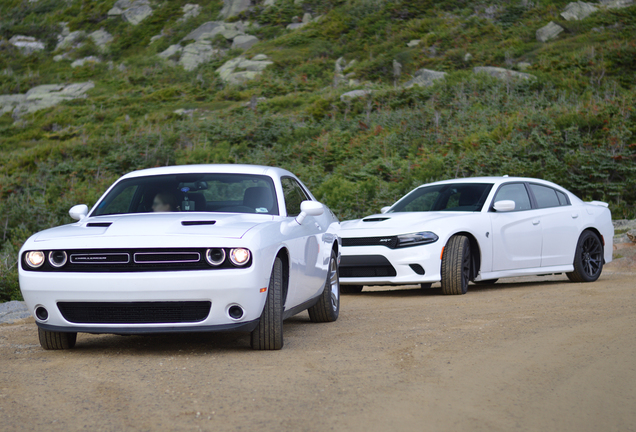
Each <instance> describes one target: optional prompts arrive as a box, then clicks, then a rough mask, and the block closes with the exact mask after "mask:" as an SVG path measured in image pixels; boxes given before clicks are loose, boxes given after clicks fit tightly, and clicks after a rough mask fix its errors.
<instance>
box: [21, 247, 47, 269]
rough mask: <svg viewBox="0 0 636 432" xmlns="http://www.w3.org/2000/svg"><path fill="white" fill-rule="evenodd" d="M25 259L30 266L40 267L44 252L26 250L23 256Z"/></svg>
mask: <svg viewBox="0 0 636 432" xmlns="http://www.w3.org/2000/svg"><path fill="white" fill-rule="evenodd" d="M25 261H26V263H27V264H28V265H29V267H32V268H38V267H41V266H42V264H44V252H42V251H31V252H27V253H26V256H25Z"/></svg>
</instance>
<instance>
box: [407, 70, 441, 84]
mask: <svg viewBox="0 0 636 432" xmlns="http://www.w3.org/2000/svg"><path fill="white" fill-rule="evenodd" d="M445 76H446V72H438V71H434V70H429V69H420V70H418V71H417V72H415V76H414V77H413V79H411V80H409V81H407V82H405V83H404V85H403V87H404V88H411V87H413V86H414V85H418V86H422V87H427V86H431V85H433V83H434V82H435V81H437V80H440V79H444V77H445Z"/></svg>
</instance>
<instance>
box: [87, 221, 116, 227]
mask: <svg viewBox="0 0 636 432" xmlns="http://www.w3.org/2000/svg"><path fill="white" fill-rule="evenodd" d="M112 224H113V223H112V222H89V223H87V224H86V226H87V227H101V228H108V227H109V226H111V225H112Z"/></svg>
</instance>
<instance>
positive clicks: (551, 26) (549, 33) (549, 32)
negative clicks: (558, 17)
mask: <svg viewBox="0 0 636 432" xmlns="http://www.w3.org/2000/svg"><path fill="white" fill-rule="evenodd" d="M562 32H563V27H561V26H560V25H558V24H556V23H554V22H553V21H550V22H549V23H548V24H547V25H546V26H544V27H541V28H540V29H539V30H537V40H538V41H539V42H547V41H549V40H552V39H554V38H556V37H557V36H559V35H560V34H561V33H562Z"/></svg>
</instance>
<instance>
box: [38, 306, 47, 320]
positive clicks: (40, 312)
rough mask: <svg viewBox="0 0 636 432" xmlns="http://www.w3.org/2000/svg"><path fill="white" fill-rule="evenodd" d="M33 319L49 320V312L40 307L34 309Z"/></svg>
mask: <svg viewBox="0 0 636 432" xmlns="http://www.w3.org/2000/svg"><path fill="white" fill-rule="evenodd" d="M35 317H36V318H37V319H39V320H40V321H46V320H47V319H49V311H47V310H46V309H44V308H43V307H42V306H40V307H38V308H36V309H35Z"/></svg>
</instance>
